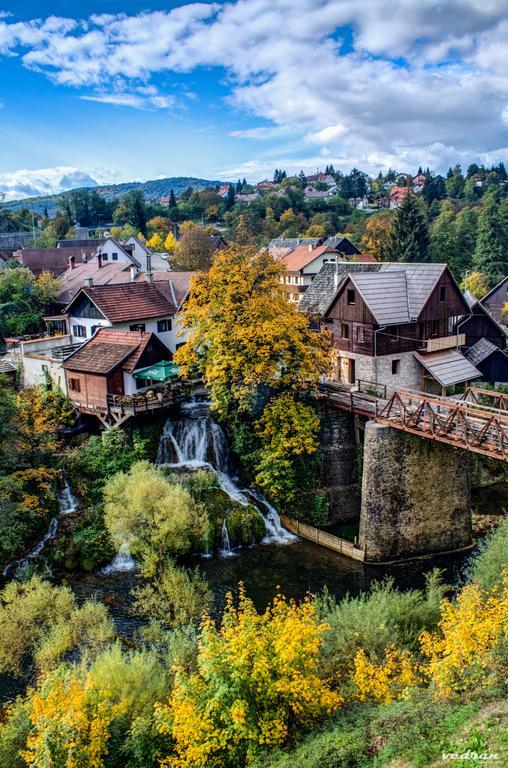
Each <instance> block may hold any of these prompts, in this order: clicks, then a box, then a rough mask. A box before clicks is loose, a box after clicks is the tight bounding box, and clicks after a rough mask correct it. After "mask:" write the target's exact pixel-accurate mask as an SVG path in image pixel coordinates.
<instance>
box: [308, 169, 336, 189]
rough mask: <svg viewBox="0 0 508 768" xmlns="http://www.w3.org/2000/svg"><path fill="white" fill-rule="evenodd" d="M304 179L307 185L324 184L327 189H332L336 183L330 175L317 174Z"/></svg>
mask: <svg viewBox="0 0 508 768" xmlns="http://www.w3.org/2000/svg"><path fill="white" fill-rule="evenodd" d="M306 178H307V181H308V183H309V184H317V183H319V184H326V186H327V187H334V186H335V185H336V183H337V182H336V181H335V179H334V178H333V176H332V175H331V173H321V172H318V173H315V174H312V175H311V176H307V177H306Z"/></svg>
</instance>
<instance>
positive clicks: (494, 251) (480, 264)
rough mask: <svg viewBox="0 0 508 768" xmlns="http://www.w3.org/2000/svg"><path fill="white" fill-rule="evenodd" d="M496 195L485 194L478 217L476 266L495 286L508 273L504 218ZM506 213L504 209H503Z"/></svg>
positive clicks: (489, 282)
mask: <svg viewBox="0 0 508 768" xmlns="http://www.w3.org/2000/svg"><path fill="white" fill-rule="evenodd" d="M499 208H500V207H499V205H498V204H497V202H496V199H495V197H494V195H492V194H488V195H485V197H484V199H483V205H482V209H481V212H480V216H479V218H478V238H477V240H476V248H475V252H474V266H475V268H476V269H477V270H478V271H479V272H482V273H483V275H484V276H485V279H486V281H487V284H488V287H489V288H493V287H494V286H495V285H496V284H497V283H499V282H500V281H501V280H502V279H503V278H504V277H506V275H507V274H508V249H507V247H506V245H507V244H506V239H507V237H506V234H505V232H504V231H503V218H504V216H502V215H501V212H500V210H499ZM503 213H504V211H503Z"/></svg>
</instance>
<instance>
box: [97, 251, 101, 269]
mask: <svg viewBox="0 0 508 768" xmlns="http://www.w3.org/2000/svg"><path fill="white" fill-rule="evenodd" d="M97 268H98V269H101V268H102V253H98V254H97Z"/></svg>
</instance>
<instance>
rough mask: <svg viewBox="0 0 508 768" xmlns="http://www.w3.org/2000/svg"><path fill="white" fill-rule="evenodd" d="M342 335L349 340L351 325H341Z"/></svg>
mask: <svg viewBox="0 0 508 768" xmlns="http://www.w3.org/2000/svg"><path fill="white" fill-rule="evenodd" d="M340 335H341V336H342V338H343V339H349V325H348V324H347V323H342V324H341V327H340Z"/></svg>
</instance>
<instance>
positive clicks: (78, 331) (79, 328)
mask: <svg viewBox="0 0 508 768" xmlns="http://www.w3.org/2000/svg"><path fill="white" fill-rule="evenodd" d="M72 335H73V336H77V337H78V339H86V326H84V325H73V326H72Z"/></svg>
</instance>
